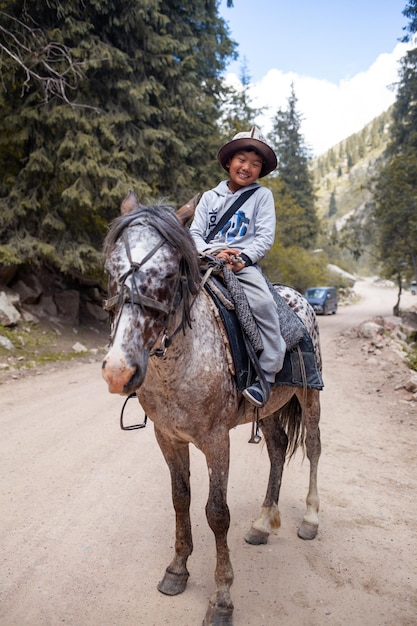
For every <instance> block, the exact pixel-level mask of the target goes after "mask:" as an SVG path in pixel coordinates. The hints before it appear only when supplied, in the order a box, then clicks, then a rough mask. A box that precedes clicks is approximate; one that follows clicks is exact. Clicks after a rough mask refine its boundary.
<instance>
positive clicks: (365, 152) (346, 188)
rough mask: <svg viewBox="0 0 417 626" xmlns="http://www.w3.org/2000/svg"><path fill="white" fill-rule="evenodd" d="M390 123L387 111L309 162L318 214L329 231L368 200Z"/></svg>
mask: <svg viewBox="0 0 417 626" xmlns="http://www.w3.org/2000/svg"><path fill="white" fill-rule="evenodd" d="M390 120H391V109H388V111H386V112H384V113H382V114H381V115H379V116H378V117H376V118H375V119H374V120H372V122H370V123H369V124H367V125H366V126H365V127H364V128H363V129H362V130H361V131H360V132H359V133H355V134H353V135H351V136H350V137H348V138H347V139H344V140H343V141H341V142H340V143H338V144H337V145H336V146H334V147H333V148H331V149H330V150H328V151H327V152H325V153H324V154H322V155H321V156H320V157H317V158H316V159H314V160H312V162H311V171H312V174H313V177H314V185H315V191H316V198H317V199H316V208H317V214H318V216H319V218H320V219H321V220H325V221H326V222H327V223H328V225H329V227H330V228H331V227H333V226H334V225H336V227H337V228H340V227H341V225H342V224H343V223H344V221H345V220H346V219H347V217H348V216H349V215H351V214H352V213H353V212H355V211H357V210H358V209H360V208H361V207H362V206H363V205H364V204H365V203H366V202H368V201H369V200H370V199H371V193H370V191H369V184H370V182H371V179H372V177H373V176H374V175H375V173H376V172H377V170H378V167H379V165H380V163H381V161H382V158H383V153H384V151H385V148H386V145H387V142H388V131H389V124H390Z"/></svg>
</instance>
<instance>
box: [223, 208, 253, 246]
mask: <svg viewBox="0 0 417 626" xmlns="http://www.w3.org/2000/svg"><path fill="white" fill-rule="evenodd" d="M232 219H233V220H234V222H235V225H234V227H233V228H232ZM232 219H230V220H229V221H228V222H226V224H225V225H224V226H223V228H222V230H221V234H222V235H224V237H225V239H226V241H233V240H234V239H235V238H236V237H243V236H244V235H245V234H246V232H247V230H248V227H247V224H249V219H248V218H247V217H246V215H245V212H244V211H242V210H241V209H239V210H238V211H237V213H235V215H234V216H233V218H232Z"/></svg>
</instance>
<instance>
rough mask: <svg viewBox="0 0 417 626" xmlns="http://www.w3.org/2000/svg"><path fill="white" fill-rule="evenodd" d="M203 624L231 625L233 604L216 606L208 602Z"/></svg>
mask: <svg viewBox="0 0 417 626" xmlns="http://www.w3.org/2000/svg"><path fill="white" fill-rule="evenodd" d="M203 626H233V605H232V606H216V605H213V604H212V603H211V602H210V603H209V606H208V609H207V613H206V616H205V618H204V622H203Z"/></svg>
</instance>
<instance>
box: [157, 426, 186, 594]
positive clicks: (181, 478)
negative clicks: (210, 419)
mask: <svg viewBox="0 0 417 626" xmlns="http://www.w3.org/2000/svg"><path fill="white" fill-rule="evenodd" d="M155 435H156V439H157V441H158V444H159V447H160V448H161V450H162V453H163V455H164V457H165V460H166V462H167V464H168V467H169V471H170V473H171V487H172V502H173V505H174V509H175V519H176V526H175V556H174V558H173V560H172V561H171V563H170V564H169V565H168V567H167V568H166V570H165V574H164V577H163V579H162V580H161V582H160V583H159V584H158V589H159V591H161V592H162V593H165V594H167V595H169V596H175V595H177V594H179V593H182V592H183V591H184V589H185V587H186V586H187V580H188V576H189V572H188V570H187V560H188V557H189V556H190V554H191V552H192V551H193V540H192V535H191V520H190V500H191V491H190V452H189V447H188V444H187V443H180V442H172V441H171V440H170V439H169V438H168V437H166V436H165V435H163V433H161V432H160V431H159V430H158V429H157V428H156V427H155Z"/></svg>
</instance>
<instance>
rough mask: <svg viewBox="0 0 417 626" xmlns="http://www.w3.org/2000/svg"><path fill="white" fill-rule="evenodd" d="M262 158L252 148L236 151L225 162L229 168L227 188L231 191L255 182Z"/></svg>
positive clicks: (260, 168) (259, 171)
mask: <svg viewBox="0 0 417 626" xmlns="http://www.w3.org/2000/svg"><path fill="white" fill-rule="evenodd" d="M262 165H263V162H262V158H261V156H260V155H259V154H258V153H257V152H254V151H253V150H240V151H239V152H236V153H235V154H234V155H233V156H232V158H231V159H230V160H229V162H228V163H227V166H228V168H229V175H230V181H229V189H230V190H231V191H233V192H235V191H237V190H238V189H241V188H242V187H247V186H248V185H251V184H252V183H255V182H256V181H257V180H258V178H259V174H260V173H261V170H262Z"/></svg>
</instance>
